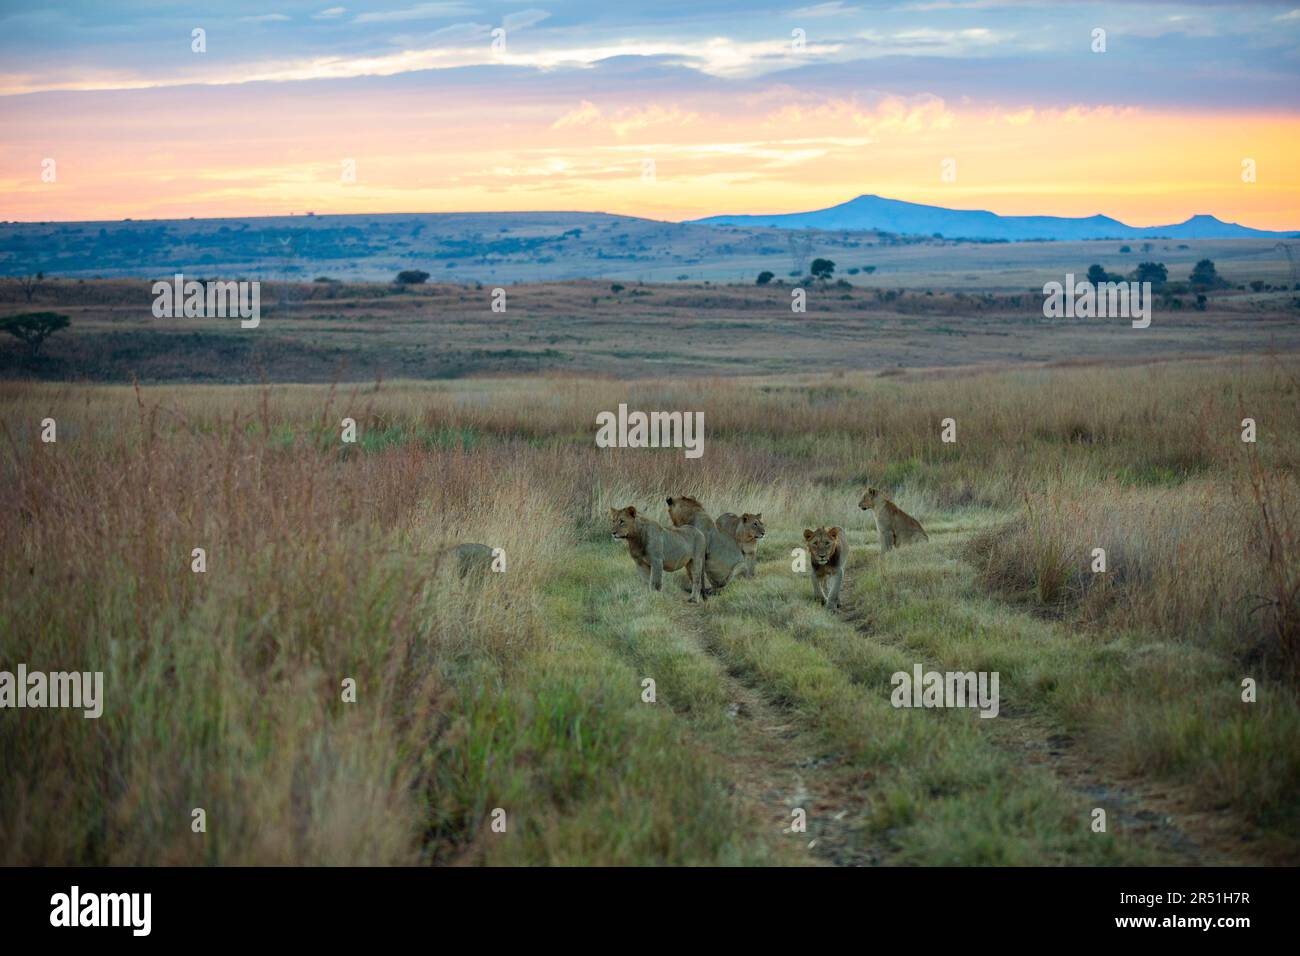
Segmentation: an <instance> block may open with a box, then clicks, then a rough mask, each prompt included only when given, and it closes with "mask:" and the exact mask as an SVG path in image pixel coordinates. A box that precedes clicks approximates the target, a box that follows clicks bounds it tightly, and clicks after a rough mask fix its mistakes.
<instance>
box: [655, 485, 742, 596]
mask: <svg viewBox="0 0 1300 956" xmlns="http://www.w3.org/2000/svg"><path fill="white" fill-rule="evenodd" d="M667 501H668V517H669V519H671V521H672V523H673V527H676V528H681V527H684V526H685V527H695V528H698V529H699V530H700V531H701V532H702V533H703V534H704V541H705V553H704V574H705V576H706V577H707V578H708V579H709V583H710V584H712V585H713V590H714V591H721V590H722V589H723V588H724V587H726V586H727V585H728V584H730V583H731V579H732V578H734V577H735V576H736V572H737V571H739V570H740V569H741V568H742V567H743V566H744V564H745V555H744V554H743V553H741V550H740V545H739V544H737V543H736V539H735V538H733V537H732V536H731V535H729V534H725V533H723V532H722V531H720V530H718V526H717V525H716V524H715V523H714V521H713V519H712V518H710V517H709V516H708V515H707V514H706V513H705V511H704V505H702V504H700V503H699V502H698V501H696V500H695V499H694V498H691V497H688V496H686V495H680V496H678V497H676V498H668V499H667ZM705 593H706V594H707V593H710V592H708V591H706V592H705Z"/></svg>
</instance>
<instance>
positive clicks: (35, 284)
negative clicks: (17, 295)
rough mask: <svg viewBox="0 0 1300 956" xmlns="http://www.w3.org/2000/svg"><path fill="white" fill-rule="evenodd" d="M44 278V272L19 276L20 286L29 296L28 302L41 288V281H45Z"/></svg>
mask: <svg viewBox="0 0 1300 956" xmlns="http://www.w3.org/2000/svg"><path fill="white" fill-rule="evenodd" d="M44 279H45V273H44V272H38V273H36V275H34V276H31V275H27V276H19V277H18V287H19V288H20V289H22V290H23V295H24V296H26V297H27V301H28V302H30V301H32V296H33V295H35V294H36V290H37V289H39V288H40V285H41V282H42V281H44Z"/></svg>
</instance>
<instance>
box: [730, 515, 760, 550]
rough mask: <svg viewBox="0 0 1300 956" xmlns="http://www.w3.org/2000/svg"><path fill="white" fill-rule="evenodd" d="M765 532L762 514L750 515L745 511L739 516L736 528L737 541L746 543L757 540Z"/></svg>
mask: <svg viewBox="0 0 1300 956" xmlns="http://www.w3.org/2000/svg"><path fill="white" fill-rule="evenodd" d="M765 534H767V528H765V527H763V516H762V515H761V514H757V515H752V514H750V513H749V512H748V511H746V512H745V513H744V514H743V515H741V516H740V524H739V526H738V527H737V528H736V540H737V541H740V542H743V543H745V544H748V543H750V542H752V541H758V540H759V539H760V538H762V537H763V535H765Z"/></svg>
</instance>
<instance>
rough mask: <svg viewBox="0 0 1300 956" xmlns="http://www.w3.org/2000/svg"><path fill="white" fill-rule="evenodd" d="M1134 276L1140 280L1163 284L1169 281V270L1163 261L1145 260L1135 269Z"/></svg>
mask: <svg viewBox="0 0 1300 956" xmlns="http://www.w3.org/2000/svg"><path fill="white" fill-rule="evenodd" d="M1133 278H1134V279H1136V280H1137V281H1138V282H1150V283H1151V284H1152V285H1154V286H1161V285H1164V284H1165V283H1166V282H1168V281H1169V270H1168V269H1166V268H1165V264H1164V263H1163V262H1143V263H1141V264H1140V265H1138V267H1137V269H1135V270H1134V272H1133Z"/></svg>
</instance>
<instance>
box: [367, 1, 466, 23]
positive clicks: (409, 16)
mask: <svg viewBox="0 0 1300 956" xmlns="http://www.w3.org/2000/svg"><path fill="white" fill-rule="evenodd" d="M478 12H479V11H478V9H477V8H475V7H471V6H468V5H467V4H464V3H456V2H454V0H452V2H447V3H417V4H416V5H415V6H413V7H404V8H403V9H401V10H378V11H375V12H373V13H360V14H357V16H356V17H355V18H354V19H353V22H354V23H399V22H401V21H403V20H436V19H439V18H440V17H461V16H473V15H474V14H476V13H478Z"/></svg>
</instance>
